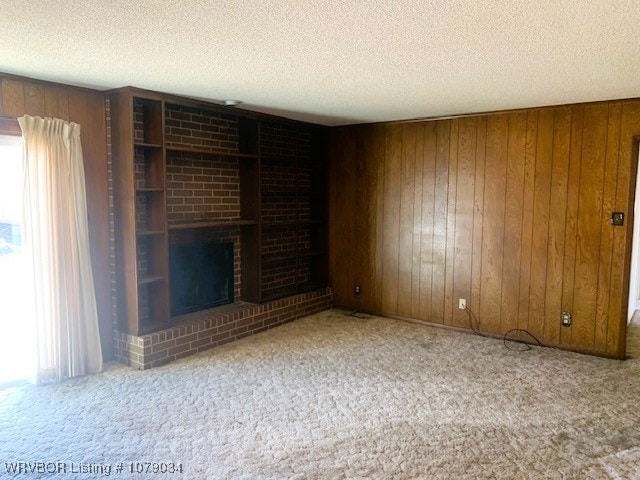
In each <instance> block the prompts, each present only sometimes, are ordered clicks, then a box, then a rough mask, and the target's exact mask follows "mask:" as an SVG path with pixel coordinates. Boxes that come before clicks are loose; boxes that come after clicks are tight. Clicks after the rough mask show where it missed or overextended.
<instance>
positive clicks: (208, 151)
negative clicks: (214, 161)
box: [167, 147, 258, 158]
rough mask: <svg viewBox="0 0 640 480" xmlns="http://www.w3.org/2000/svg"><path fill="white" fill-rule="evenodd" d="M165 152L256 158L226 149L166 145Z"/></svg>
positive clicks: (254, 155) (253, 155) (250, 154)
mask: <svg viewBox="0 0 640 480" xmlns="http://www.w3.org/2000/svg"><path fill="white" fill-rule="evenodd" d="M167 152H176V153H196V154H199V155H211V156H213V157H236V158H258V155H256V154H253V153H239V152H229V151H226V150H211V149H208V148H189V147H167Z"/></svg>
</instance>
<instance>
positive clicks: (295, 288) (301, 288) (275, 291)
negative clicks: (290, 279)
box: [262, 282, 326, 302]
mask: <svg viewBox="0 0 640 480" xmlns="http://www.w3.org/2000/svg"><path fill="white" fill-rule="evenodd" d="M324 287H326V285H323V284H320V283H314V282H309V283H298V284H296V285H287V286H284V287H278V288H271V289H269V290H264V291H263V292H262V301H263V302H270V301H271V300H277V299H278V298H284V297H289V296H291V295H298V294H300V293H306V292H311V291H313V290H319V289H321V288H324Z"/></svg>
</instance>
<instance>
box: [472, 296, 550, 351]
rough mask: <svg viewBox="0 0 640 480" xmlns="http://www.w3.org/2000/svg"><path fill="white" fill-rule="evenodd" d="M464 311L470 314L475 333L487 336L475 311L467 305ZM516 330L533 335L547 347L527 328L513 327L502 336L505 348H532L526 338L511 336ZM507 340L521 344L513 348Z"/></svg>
mask: <svg viewBox="0 0 640 480" xmlns="http://www.w3.org/2000/svg"><path fill="white" fill-rule="evenodd" d="M464 311H465V312H467V315H468V316H469V325H470V326H471V330H472V331H473V333H475V334H476V335H480V336H481V337H485V338H487V335H486V334H484V333H483V332H482V330H481V328H480V319H479V318H478V317H476V315H475V313H473V311H472V310H471V309H470V308H469V307H465V308H464ZM474 321H475V325H474ZM514 332H520V333H524V334H526V335H528V336H529V337H531V338H532V339H533V340H534V341H535V342H536V344H537V345H538V346H539V347H546V345H545V344H543V343H542V342H541V341H540V340H538V338H537V337H536V336H535V335H534V334H533V333H531V332H530V331H528V330H525V329H523V328H512V329H511V330H508V331H507V332H505V334H504V335H503V336H502V343H503V345H504V346H505V348H508V349H509V350H513V351H516V352H526V351H527V350H531V345H530V344H529V343H528V342H525V341H524V340H519V339H515V338H509V334H510V333H514ZM507 342H511V343H515V344H517V345H521V346H520V347H518V348H513V347H511V346H509V345H508V344H507Z"/></svg>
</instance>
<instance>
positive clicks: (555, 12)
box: [0, 0, 640, 125]
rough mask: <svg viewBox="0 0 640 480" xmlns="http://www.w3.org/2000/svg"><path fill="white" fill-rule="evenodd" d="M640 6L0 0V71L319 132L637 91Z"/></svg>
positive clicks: (557, 0) (542, 1)
mask: <svg viewBox="0 0 640 480" xmlns="http://www.w3.org/2000/svg"><path fill="white" fill-rule="evenodd" d="M639 19H640V0H631V1H616V0H590V1H584V0H539V1H535V2H532V1H529V0H526V1H525V0H519V1H500V0H484V1H480V0H460V1H456V0H448V1H447V0H443V1H436V0H422V1H417V0H413V1H412V0H387V1H384V0H371V1H364V0H344V1H341V0H324V1H323V0H317V1H305V0H290V1H286V0H273V1H260V0H244V1H204V0H200V1H198V0H184V1H169V0H167V1H164V0H146V1H145V0H126V1H123V0H100V1H96V0H81V1H78V0H55V1H54V0H37V1H31V2H28V1H24V0H3V1H2V3H0V71H4V72H8V73H15V74H20V75H26V76H30V77H36V78H42V79H47V80H53V81H60V82H65V83H72V84H77V85H84V86H90V87H94V88H99V89H106V88H113V87H120V86H125V85H133V86H137V87H142V88H148V89H152V90H160V91H164V92H169V93H175V94H180V95H187V96H192V97H198V98H204V99H210V100H223V99H229V98H232V99H240V100H243V101H244V105H243V107H244V108H248V109H251V110H258V111H265V112H270V113H276V114H282V115H285V116H289V117H292V118H297V119H303V120H310V121H315V122H319V123H325V124H328V125H337V124H345V123H359V122H372V121H385V120H397V119H409V118H421V117H429V116H441V115H450V114H458V113H472V112H481V111H491V110H501V109H510V108H519V107H529V106H541V105H550V104H561V103H570V102H580V101H589V100H605V99H614V98H626V97H637V96H640V26H639V25H638V23H639V22H638V21H639Z"/></svg>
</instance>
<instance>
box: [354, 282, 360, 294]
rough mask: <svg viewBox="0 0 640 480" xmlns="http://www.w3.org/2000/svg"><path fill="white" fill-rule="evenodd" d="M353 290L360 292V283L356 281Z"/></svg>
mask: <svg viewBox="0 0 640 480" xmlns="http://www.w3.org/2000/svg"><path fill="white" fill-rule="evenodd" d="M353 292H354V293H357V294H359V293H360V284H359V283H356V284H355V286H354V287H353Z"/></svg>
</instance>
